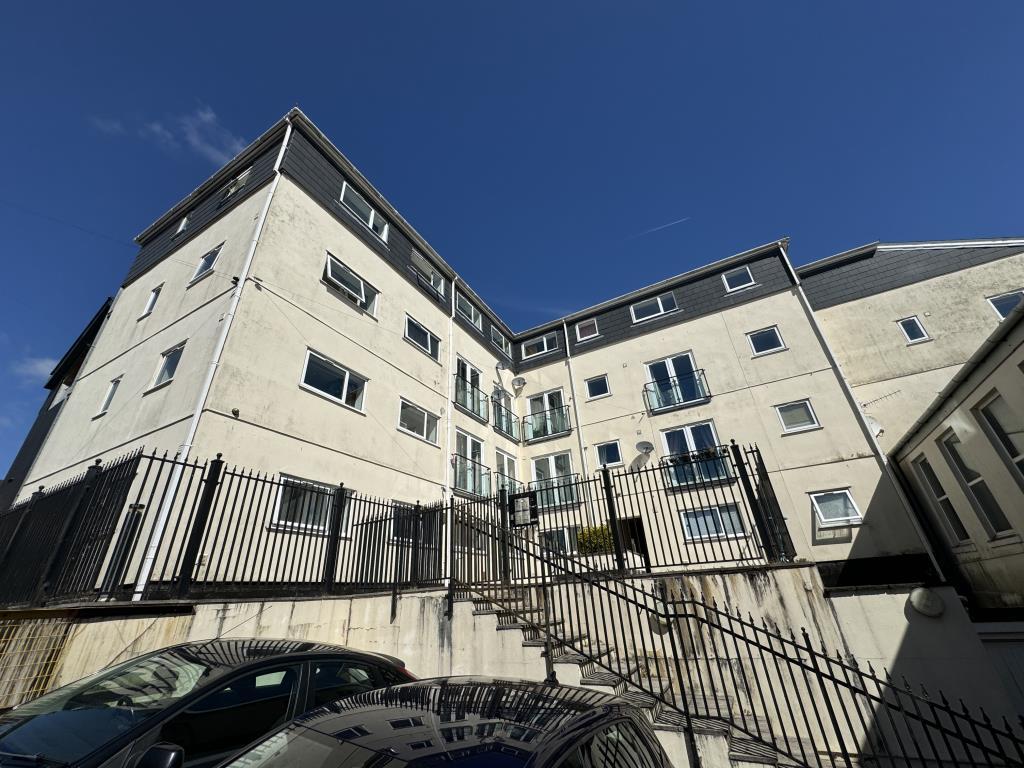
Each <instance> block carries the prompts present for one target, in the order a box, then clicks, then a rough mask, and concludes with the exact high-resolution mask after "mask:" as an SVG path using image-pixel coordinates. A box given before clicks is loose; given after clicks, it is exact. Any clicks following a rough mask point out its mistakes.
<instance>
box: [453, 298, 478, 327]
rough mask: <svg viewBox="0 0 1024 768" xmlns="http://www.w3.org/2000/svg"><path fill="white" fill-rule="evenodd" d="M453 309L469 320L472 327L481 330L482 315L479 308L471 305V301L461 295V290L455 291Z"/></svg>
mask: <svg viewBox="0 0 1024 768" xmlns="http://www.w3.org/2000/svg"><path fill="white" fill-rule="evenodd" d="M455 309H456V311H457V312H458V313H459V314H460V315H462V316H463V317H464V318H466V319H467V320H469V322H471V323H472V324H473V327H474V328H476V329H477V330H478V331H483V329H484V316H483V315H481V314H480V310H479V309H477V308H476V307H475V306H473V302H471V301H470V300H469V299H467V298H466V297H465V296H463V295H462V292H461V291H456V292H455Z"/></svg>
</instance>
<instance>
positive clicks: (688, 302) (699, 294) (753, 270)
mask: <svg viewBox="0 0 1024 768" xmlns="http://www.w3.org/2000/svg"><path fill="white" fill-rule="evenodd" d="M745 263H746V265H747V266H748V267H750V274H751V275H753V277H754V280H755V281H756V283H757V285H755V286H754V287H753V288H747V289H746V290H742V291H736V292H735V293H726V291H725V284H724V283H723V282H722V273H723V272H728V271H729V270H733V269H736V268H737V267H738V266H741V264H739V263H730V264H729V265H728V266H727V267H725V268H723V269H722V270H721V271H719V272H713V273H711V274H706V275H701V276H698V277H695V278H690V279H689V280H686V279H684V280H681V281H680V282H679V283H678V284H676V285H675V286H671V287H666V288H662V289H661V290H658V291H654V292H651V293H649V294H644V295H641V296H633V297H631V298H630V299H629V300H628V301H624V302H622V303H620V304H616V305H615V306H613V307H607V308H605V309H604V310H602V311H601V312H599V313H597V314H596V315H589V316H588V315H580V316H579V317H578V318H574V319H573V321H572V322H570V323H569V324H568V331H569V344H570V350H571V351H572V354H573V355H577V354H583V353H584V352H588V351H590V350H592V349H597V348H599V347H605V346H607V345H609V344H616V343H618V342H620V341H625V340H626V339H632V338H636V337H637V336H642V335H644V334H647V333H652V332H654V331H658V330H661V329H662V328H668V327H670V326H673V325H678V324H679V323H685V322H688V321H690V320H693V319H695V318H698V317H701V316H702V315H708V314H711V313H714V312H721V311H722V310H724V309H728V308H729V307H735V306H737V305H740V304H745V303H746V302H748V301H752V300H754V299H759V298H762V297H763V296H768V295H770V294H773V293H778V292H779V291H783V290H786V289H787V288H790V287H791V286H792V285H793V281H792V280H791V279H790V277H789V273H788V271H787V270H786V268H785V266H784V265H783V263H782V259H781V258H780V256H779V254H778V253H769V254H763V255H761V256H758V257H753V258H752V259H751V260H750V261H747V262H745ZM669 290H671V291H672V293H673V295H674V296H675V297H676V306H678V307H679V309H678V310H677V311H675V312H672V313H669V314H667V315H665V316H663V317H660V318H657V319H655V320H648V321H647V322H644V323H637V324H634V323H633V317H632V315H631V314H630V311H629V307H630V305H631V304H635V303H636V302H638V301H641V300H643V299H645V298H650V297H651V296H660V295H661V294H663V293H667V292H668V291H669ZM589 317H596V318H597V328H598V333H600V336H598V337H597V338H595V339H591V340H589V341H585V342H583V343H580V342H577V341H576V323H577V322H579V321H580V320H585V319H588V318H589ZM555 327H557V329H558V336H559V342H558V343H559V346H561V345H562V344H563V343H564V339H563V337H562V332H561V323H559V324H558V325H557V326H554V325H552V326H551V327H548V328H546V329H544V330H541V331H538V332H534V333H530V334H529V336H528V337H520V338H518V339H517V347H516V354H517V355H519V354H521V352H520V348H519V343H521V342H522V341H525V340H528V339H533V338H536V337H537V336H540V335H541V334H543V333H545V332H549V331H550V330H552V329H553V328H555ZM564 357H565V351H564V350H562V349H560V350H559V351H558V352H552V353H550V354H547V355H541V356H540V357H536V358H531V359H529V360H527V361H525V362H522V363H520V364H519V368H518V370H523V371H525V370H529V369H531V368H536V367H538V366H541V365H545V364H547V363H550V362H552V361H554V360H559V359H561V358H564Z"/></svg>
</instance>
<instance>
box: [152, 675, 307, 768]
mask: <svg viewBox="0 0 1024 768" xmlns="http://www.w3.org/2000/svg"><path fill="white" fill-rule="evenodd" d="M301 671H302V665H301V664H287V665H280V666H268V667H263V668H260V669H257V670H254V671H251V672H248V673H245V674H242V675H240V676H238V677H235V678H234V679H232V680H231V681H230V682H227V683H224V684H221V685H220V686H218V687H217V688H216V689H215V690H213V691H212V692H210V693H209V694H206V695H205V696H203V697H202V698H201V699H199V700H198V701H196V702H195V703H193V704H190V705H189V706H188V707H186V708H185V709H184V710H183V711H181V712H178V713H177V714H176V715H173V716H172V717H170V718H169V719H168V720H167V721H166V722H164V723H163V725H162V726H161V728H160V735H159V737H158V738H157V741H165V742H170V743H171V744H177V745H178V746H180V747H181V748H182V749H183V750H184V751H185V763H184V765H185V768H207V766H212V765H215V764H216V763H218V762H220V761H221V760H223V759H225V758H227V757H229V756H231V755H232V754H233V753H234V752H236V751H238V750H239V749H241V748H242V747H244V746H245V745H246V744H248V743H249V742H251V741H254V740H255V739H257V738H259V737H260V736H262V735H263V734H265V733H267V732H269V731H272V730H274V729H275V728H277V727H278V726H281V725H283V724H284V723H286V722H288V720H290V719H291V718H292V717H294V716H295V714H296V712H295V710H296V707H297V705H298V703H299V700H300V697H299V692H300V691H301V688H300V682H301V679H300V674H301Z"/></svg>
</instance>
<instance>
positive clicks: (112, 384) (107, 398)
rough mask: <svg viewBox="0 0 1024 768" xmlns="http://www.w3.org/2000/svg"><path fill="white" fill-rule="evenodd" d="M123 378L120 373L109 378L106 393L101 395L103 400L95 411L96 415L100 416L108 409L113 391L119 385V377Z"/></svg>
mask: <svg viewBox="0 0 1024 768" xmlns="http://www.w3.org/2000/svg"><path fill="white" fill-rule="evenodd" d="M122 378H124V374H123V373H122V374H121V375H120V376H118V377H117V378H116V379H111V380H110V384H108V385H107V393H106V394H105V395H104V396H103V402H102V403H100V409H99V411H98V412H97V413H96V415H97V416H102V415H103V414H104V413H106V412H107V411H108V410H110V404H111V403H112V402H114V393H116V392H117V388H118V387H119V386H121V379H122Z"/></svg>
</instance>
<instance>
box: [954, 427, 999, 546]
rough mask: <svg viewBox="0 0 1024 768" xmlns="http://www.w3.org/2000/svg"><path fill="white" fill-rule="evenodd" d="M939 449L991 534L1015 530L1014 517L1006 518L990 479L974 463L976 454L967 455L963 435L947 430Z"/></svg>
mask: <svg viewBox="0 0 1024 768" xmlns="http://www.w3.org/2000/svg"><path fill="white" fill-rule="evenodd" d="M939 450H940V451H942V455H943V456H944V457H945V459H946V463H947V464H949V467H950V469H952V470H953V475H954V477H956V479H957V482H958V483H959V484H960V488H961V489H962V490H963V492H964V495H965V496H967V499H968V501H969V502H970V503H971V506H972V507H974V511H975V512H976V513H977V515H978V517H979V519H980V520H981V522H982V524H984V526H985V527H986V528H987V529H988V532H989V534H990V535H992V536H996V535H998V534H1000V533H1007V532H1009V531H1011V530H1012V527H1011V526H1010V521H1009V520H1007V519H1006V514H1005V513H1004V512H1003V509H1002V507H1001V506H1000V505H999V502H998V501H996V497H995V496H994V495H992V490H991V489H990V488H989V487H988V483H987V482H985V478H984V477H982V475H981V473H980V472H978V471H977V470H976V469H975V468H974V467H973V466H972V464H974V462H973V461H972V460H971V459H973V458H974V457H970V456H968V455H966V453H965V452H964V450H963V444H962V443H961V442H960V438H959V437H957V435H956V433H955V432H954V431H953V430H949V431H947V432H945V433H944V434H943V435H942V436H941V437H940V438H939Z"/></svg>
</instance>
